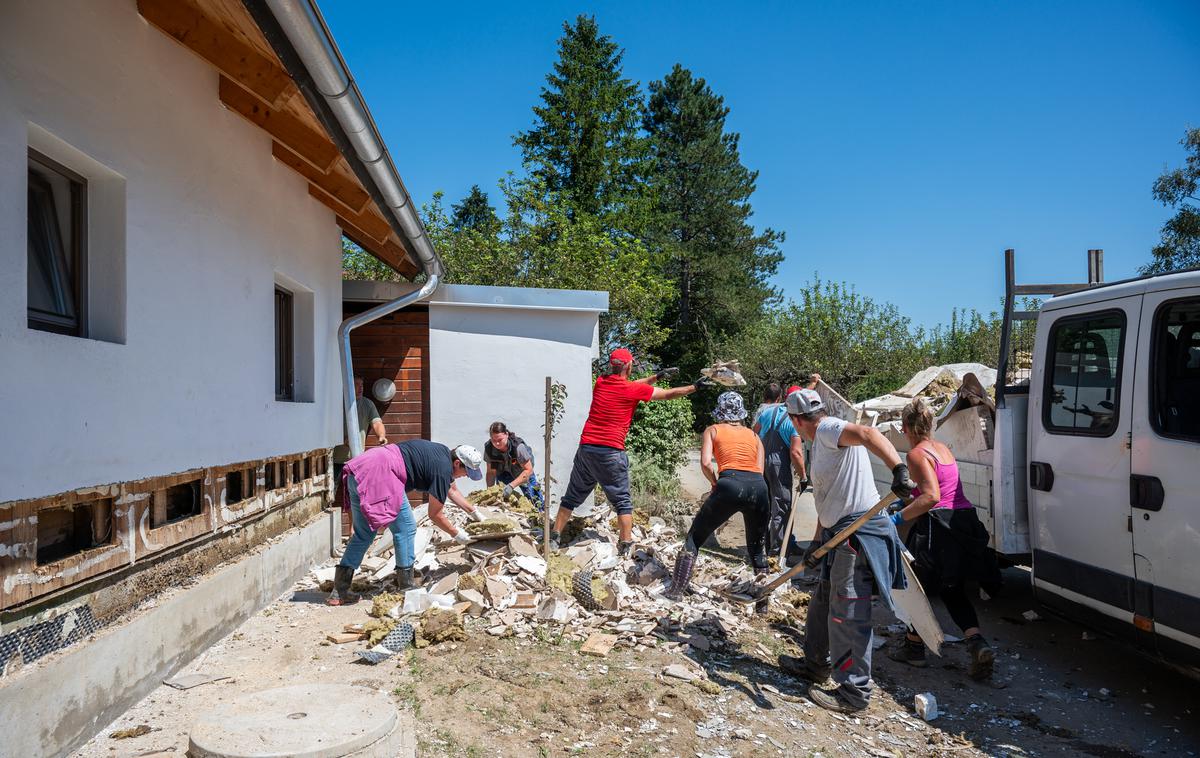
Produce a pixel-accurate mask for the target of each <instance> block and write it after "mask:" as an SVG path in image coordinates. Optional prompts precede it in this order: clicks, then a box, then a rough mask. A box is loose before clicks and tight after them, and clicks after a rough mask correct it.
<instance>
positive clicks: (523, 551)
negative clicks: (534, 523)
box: [508, 534, 541, 558]
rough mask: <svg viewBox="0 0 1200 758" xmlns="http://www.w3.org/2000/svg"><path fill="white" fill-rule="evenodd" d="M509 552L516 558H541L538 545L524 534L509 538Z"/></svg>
mask: <svg viewBox="0 0 1200 758" xmlns="http://www.w3.org/2000/svg"><path fill="white" fill-rule="evenodd" d="M508 552H510V553H512V554H513V555H514V556H521V555H527V556H530V557H532V558H538V557H540V556H541V553H540V551H539V550H538V548H537V545H536V544H534V542H533V540H531V539H529V537H528V536H526V535H524V534H517V535H513V536H512V537H509V538H508Z"/></svg>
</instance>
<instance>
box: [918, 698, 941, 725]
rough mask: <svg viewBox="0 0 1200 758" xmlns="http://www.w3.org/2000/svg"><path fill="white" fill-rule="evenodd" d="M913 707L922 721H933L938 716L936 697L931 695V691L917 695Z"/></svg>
mask: <svg viewBox="0 0 1200 758" xmlns="http://www.w3.org/2000/svg"><path fill="white" fill-rule="evenodd" d="M913 707H914V708H915V709H916V711H917V715H918V716H920V717H921V720H922V721H933V720H934V719H935V718H937V717H938V706H937V698H936V697H934V696H933V693H932V692H922V693H921V694H919V695H917V696H916V698H915V699H914V702H913Z"/></svg>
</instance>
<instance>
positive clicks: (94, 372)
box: [0, 0, 341, 501]
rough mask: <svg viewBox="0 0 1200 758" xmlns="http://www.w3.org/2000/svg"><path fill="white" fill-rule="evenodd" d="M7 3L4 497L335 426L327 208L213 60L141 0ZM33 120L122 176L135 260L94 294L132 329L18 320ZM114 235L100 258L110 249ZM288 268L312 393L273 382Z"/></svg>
mask: <svg viewBox="0 0 1200 758" xmlns="http://www.w3.org/2000/svg"><path fill="white" fill-rule="evenodd" d="M3 6H4V7H3V11H2V13H0V16H2V17H3V20H2V21H0V419H2V421H0V501H5V500H10V499H18V498H26V497H36V496H42V495H47V494H53V493H56V492H60V491H63V490H67V489H70V488H74V487H80V486H87V485H93V484H101V483H108V482H117V481H125V480H131V479H137V478H141V477H146V476H153V475H161V474H168V473H171V472H175V471H182V470H186V469H189V468H192V467H197V466H207V465H220V464H224V463H233V462H237V461H242V460H249V459H254V458H260V457H265V456H270V455H277V454H284V453H290V452H296V451H300V450H307V449H313V448H319V447H322V446H329V445H332V444H334V443H335V442H337V441H338V440H339V439H340V437H341V434H340V423H341V411H340V407H339V401H338V384H337V350H336V344H335V339H334V336H333V335H334V333H335V330H336V327H337V324H338V321H339V318H340V312H341V289H340V282H339V276H340V255H339V245H338V239H339V231H338V229H337V227H336V225H335V221H334V218H333V214H332V213H331V212H330V211H329V210H328V209H326V208H325V207H324V206H322V205H321V204H319V203H318V202H317V201H315V200H313V199H311V198H310V197H309V196H308V194H307V191H306V184H305V181H304V180H303V179H302V178H301V177H300V176H298V175H297V174H295V173H293V172H292V171H291V170H290V169H288V168H287V167H285V166H283V165H281V164H279V163H276V162H275V161H274V160H273V159H272V157H271V144H270V138H269V137H268V136H267V135H266V134H265V133H264V132H262V131H260V130H259V129H257V128H256V127H254V126H253V125H251V124H249V123H248V122H246V121H244V120H243V119H242V118H241V117H239V116H237V115H236V114H234V113H232V112H229V111H227V110H225V109H224V108H223V107H222V106H221V104H220V102H219V100H218V98H217V73H216V71H215V70H214V69H213V68H212V67H211V66H209V65H208V64H207V63H205V62H204V61H202V60H200V59H199V58H198V57H196V56H195V55H193V54H192V53H191V52H189V51H188V50H186V49H184V48H183V47H181V46H180V45H179V44H178V43H176V42H174V41H173V40H171V39H170V38H168V37H167V36H166V35H164V34H163V33H162V32H160V31H158V30H157V29H155V28H153V27H151V26H149V25H148V24H147V23H146V22H145V21H143V20H142V19H141V17H140V16H138V14H137V10H136V4H135V3H134V2H132V0H126V1H124V2H92V1H91V0H54V2H44V1H43V0H6V2H4V3H3ZM38 128H40V129H42V130H45V131H46V132H48V133H49V134H52V135H55V136H56V137H57V138H59V139H61V140H62V141H64V142H65V143H67V144H69V145H70V146H72V147H73V148H74V149H76V150H78V151H80V152H82V153H83V154H86V155H87V156H88V157H89V158H90V159H92V160H94V161H95V162H98V163H99V164H102V165H103V166H104V167H106V169H107V170H108V171H109V172H110V174H109V175H108V178H110V179H111V178H113V177H116V181H117V184H118V185H119V183H120V182H119V180H120V179H123V180H124V188H123V189H124V207H123V208H119V209H118V212H117V217H118V219H119V220H120V221H121V222H122V223H123V224H124V228H123V230H121V231H123V235H122V234H116V235H114V234H112V233H111V232H112V230H107V231H106V232H105V235H104V238H105V240H106V241H105V242H103V244H104V245H118V246H119V245H120V244H121V242H120V237H121V236H123V237H124V247H125V250H124V256H123V258H124V272H123V274H122V273H121V271H120V269H119V267H118V268H117V269H116V275H115V276H114V275H113V273H112V271H109V270H107V269H106V270H105V271H104V272H100V271H97V272H96V276H95V279H96V280H97V282H101V283H103V284H100V285H98V286H102V287H103V288H104V289H105V292H102V293H97V292H93V293H92V297H93V299H95V298H96V297H98V296H115V297H118V298H121V299H123V300H124V303H123V324H119V325H118V326H119V329H118V331H123V339H124V344H120V343H118V342H105V341H99V340H91V339H79V338H74V337H65V336H60V335H56V334H49V333H45V332H40V331H33V330H30V329H28V328H27V327H26V299H27V297H26V286H27V285H26V260H27V258H26V256H27V253H26V181H27V180H26V171H27V169H26V160H27V159H26V155H27V140H28V139H29V135H30V133H31V129H32V130H33V131H34V132H35V133H36V132H37V131H38ZM73 168H74V167H73ZM92 211H93V213H95V212H97V211H96V209H95V208H93V209H92ZM122 214H123V216H124V217H123V218H120V216H121V215H122ZM114 239H115V240H117V241H116V242H112V241H111V240H114ZM113 252H114V251H113V250H112V249H109V248H106V249H104V250H100V249H97V250H95V251H94V252H93V258H94V259H96V260H106V259H107V258H106V256H108V257H109V258H112V259H114V260H117V261H118V262H119V260H120V257H121V256H115V257H114V256H112V255H110V254H112V253H113ZM118 252H119V251H118ZM102 274H103V275H102ZM106 277H107V279H108V280H109V281H107V282H104V280H105V278H106ZM277 277H281V280H282V281H287V282H292V283H294V284H299V285H300V286H302V287H304V288H307V289H309V290H311V291H312V293H313V295H312V309H311V312H312V318H313V327H312V334H313V335H314V339H315V343H314V344H313V346H312V349H311V350H310V352H309V356H310V357H309V358H308V359H307V360H310V361H311V365H313V366H315V375H314V377H313V387H312V390H311V393H310V394H311V395H312V396H313V397H314V398H315V400H316V402H309V403H285V402H276V401H275V399H274V398H275V396H274V363H273V344H274V323H273V318H272V313H273V291H274V286H275V282H276V279H277ZM113 279H116V281H115V283H114V282H113V281H112V280H113ZM122 290H123V292H122ZM109 310H110V311H111V309H109ZM117 310H118V311H120V309H119V308H118V309H117ZM110 316H111V313H109V312H107V311H106V316H105V317H106V318H109V317H110ZM297 331H298V332H299V331H303V330H302V329H301V328H299V325H298V329H297ZM303 354H304V350H303V348H301V347H300V346H298V349H297V357H298V358H300V357H302V356H303Z"/></svg>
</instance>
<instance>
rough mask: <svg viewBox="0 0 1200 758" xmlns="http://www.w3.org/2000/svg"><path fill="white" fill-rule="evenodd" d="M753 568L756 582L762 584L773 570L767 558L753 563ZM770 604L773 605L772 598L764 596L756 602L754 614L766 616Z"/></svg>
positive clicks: (763, 557)
mask: <svg viewBox="0 0 1200 758" xmlns="http://www.w3.org/2000/svg"><path fill="white" fill-rule="evenodd" d="M753 568H754V581H755V582H757V583H762V582H763V581H764V580H765V579H766V577H767V574H768V573H769V572H770V570H771V567H770V566H768V565H767V560H766V557H765V556H762V557H760V558H758V559H757V560H756V561H755V562H754V563H753ZM770 604H771V596H770V595H764V596H763V597H761V598H759V599H758V600H755V601H754V612H755V613H756V614H758V615H759V616H762V615H763V614H765V613H766V612H767V608H768V607H769V606H770Z"/></svg>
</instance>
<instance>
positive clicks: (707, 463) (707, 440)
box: [700, 426, 717, 487]
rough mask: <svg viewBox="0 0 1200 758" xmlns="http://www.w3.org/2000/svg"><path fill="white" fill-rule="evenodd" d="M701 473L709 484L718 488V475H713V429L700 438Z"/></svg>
mask: <svg viewBox="0 0 1200 758" xmlns="http://www.w3.org/2000/svg"><path fill="white" fill-rule="evenodd" d="M700 473H702V474H704V478H705V479H707V480H708V482H709V484H711V485H712V486H714V487H716V486H717V475H716V474H714V473H713V427H711V426H710V427H708V428H707V429H705V430H704V434H702V435H701V436H700Z"/></svg>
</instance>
